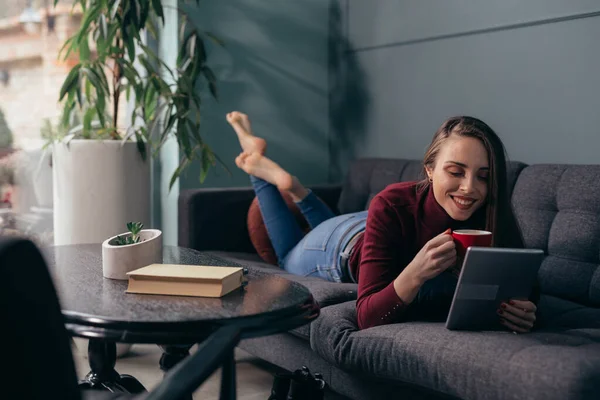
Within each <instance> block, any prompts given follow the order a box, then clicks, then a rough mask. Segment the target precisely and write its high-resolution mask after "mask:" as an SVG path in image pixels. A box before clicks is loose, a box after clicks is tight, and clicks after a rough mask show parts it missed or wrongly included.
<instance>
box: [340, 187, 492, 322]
mask: <svg viewBox="0 0 600 400" xmlns="http://www.w3.org/2000/svg"><path fill="white" fill-rule="evenodd" d="M416 185H417V183H416V182H402V183H396V184H392V185H389V186H388V187H387V188H385V189H384V190H383V191H382V192H380V193H379V194H378V195H377V196H375V197H374V198H373V200H372V201H371V204H370V206H369V216H368V218H367V227H366V230H365V233H364V234H363V235H362V237H361V238H359V239H358V241H357V242H356V245H355V246H354V248H355V249H356V250H355V251H353V252H352V256H351V258H350V264H349V266H350V270H351V271H352V273H353V276H355V277H357V278H358V300H357V302H356V311H357V318H358V326H359V328H360V329H366V328H369V327H373V326H377V325H384V324H389V323H392V322H399V321H400V320H401V317H402V315H403V314H404V311H405V309H406V305H405V304H404V303H403V301H402V299H400V298H399V297H398V295H397V294H396V291H395V290H394V283H393V282H394V279H396V277H397V276H398V275H399V274H400V272H402V270H403V269H404V268H405V267H406V266H407V265H408V264H409V263H410V262H411V261H412V260H413V258H414V257H415V256H416V255H417V253H418V252H419V251H420V250H421V248H422V247H423V246H424V245H425V244H426V243H427V242H428V241H429V240H431V239H432V238H433V237H434V236H437V235H439V234H440V233H442V232H444V231H445V230H446V229H448V228H451V229H452V230H454V229H459V228H465V227H469V228H473V229H483V228H484V226H485V215H484V212H485V211H484V208H483V207H482V208H481V209H480V210H478V211H477V212H475V214H473V216H472V217H471V218H470V219H469V220H467V221H456V220H453V219H452V218H450V216H449V215H448V214H447V213H446V211H445V210H444V209H443V208H442V206H440V205H439V203H438V202H437V201H436V200H435V197H434V196H433V191H432V190H430V189H429V188H427V189H425V190H420V191H417V187H416Z"/></svg>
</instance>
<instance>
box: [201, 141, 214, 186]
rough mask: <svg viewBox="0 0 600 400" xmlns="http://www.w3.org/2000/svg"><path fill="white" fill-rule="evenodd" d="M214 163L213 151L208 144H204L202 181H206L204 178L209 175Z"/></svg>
mask: <svg viewBox="0 0 600 400" xmlns="http://www.w3.org/2000/svg"><path fill="white" fill-rule="evenodd" d="M212 164H213V161H212V151H211V150H210V148H209V147H208V146H206V145H204V146H202V168H201V169H200V183H204V180H205V179H206V176H207V175H208V170H209V169H210V166H211V165H212Z"/></svg>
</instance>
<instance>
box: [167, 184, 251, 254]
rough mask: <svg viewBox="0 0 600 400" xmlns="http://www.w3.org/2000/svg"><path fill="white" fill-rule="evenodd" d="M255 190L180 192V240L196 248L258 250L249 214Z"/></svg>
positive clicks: (183, 244)
mask: <svg viewBox="0 0 600 400" xmlns="http://www.w3.org/2000/svg"><path fill="white" fill-rule="evenodd" d="M252 199H254V190H252V188H250V187H246V188H214V189H213V188H211V189H208V188H207V189H189V190H183V191H181V193H180V194H179V201H178V202H179V204H178V218H179V223H178V243H179V246H182V247H188V248H191V249H196V250H221V251H241V252H254V248H253V247H252V243H251V242H250V238H249V237H248V228H247V224H246V217H247V215H248V208H249V207H250V203H252Z"/></svg>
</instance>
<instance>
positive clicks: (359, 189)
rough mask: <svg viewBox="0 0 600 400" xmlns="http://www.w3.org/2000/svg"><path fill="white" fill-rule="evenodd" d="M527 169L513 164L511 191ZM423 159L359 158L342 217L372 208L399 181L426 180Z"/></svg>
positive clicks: (347, 182)
mask: <svg viewBox="0 0 600 400" xmlns="http://www.w3.org/2000/svg"><path fill="white" fill-rule="evenodd" d="M523 168H525V164H523V163H521V162H511V163H510V164H509V171H508V186H509V189H510V190H511V191H512V188H513V186H514V182H515V180H516V178H517V176H518V175H519V173H520V172H521V170H522V169H523ZM423 177H424V173H423V167H422V161H421V160H404V159H389V158H360V159H357V160H356V161H354V162H353V163H352V164H351V165H350V168H349V170H348V174H347V175H346V180H345V182H344V184H343V186H342V192H341V194H340V199H339V202H338V210H339V211H340V213H342V214H346V213H351V212H356V211H363V210H366V209H367V208H369V204H370V203H371V200H372V199H373V197H374V196H375V195H376V194H377V193H379V192H380V191H382V190H383V189H385V187H386V186H387V185H390V184H392V183H396V182H406V181H414V180H420V179H423Z"/></svg>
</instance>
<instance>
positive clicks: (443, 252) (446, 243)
mask: <svg viewBox="0 0 600 400" xmlns="http://www.w3.org/2000/svg"><path fill="white" fill-rule="evenodd" d="M454 264H456V245H455V244H454V240H453V239H452V235H451V230H450V229H447V230H446V231H444V232H442V233H441V234H439V235H437V236H436V237H434V238H433V239H431V240H430V241H428V242H427V243H425V246H423V248H422V249H421V250H420V251H419V252H418V253H417V255H416V256H415V258H414V259H413V260H412V261H411V263H410V264H408V266H407V269H410V272H411V273H412V274H413V276H415V278H417V279H418V280H419V282H421V284H422V283H425V282H426V281H428V280H430V279H432V278H435V277H436V276H438V275H439V274H441V273H442V272H444V271H445V270H447V269H448V268H450V267H451V266H453V265H454Z"/></svg>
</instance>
